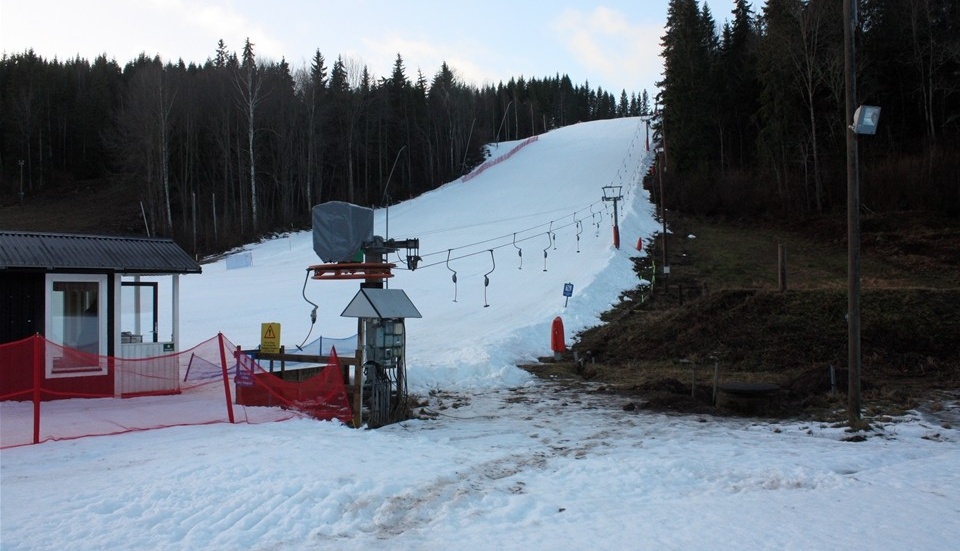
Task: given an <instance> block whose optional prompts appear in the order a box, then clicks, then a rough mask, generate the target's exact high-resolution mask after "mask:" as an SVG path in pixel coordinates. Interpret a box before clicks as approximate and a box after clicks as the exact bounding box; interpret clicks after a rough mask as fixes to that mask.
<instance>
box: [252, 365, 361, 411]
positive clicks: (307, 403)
mask: <svg viewBox="0 0 960 551" xmlns="http://www.w3.org/2000/svg"><path fill="white" fill-rule="evenodd" d="M238 359H239V361H238V362H237V371H236V385H237V403H238V404H243V405H246V406H281V407H293V408H295V409H297V410H299V411H303V412H305V413H308V414H310V415H311V416H313V417H316V418H318V419H339V420H341V421H343V422H344V423H350V422H351V421H352V420H353V412H352V410H351V409H350V400H349V398H348V397H347V390H346V387H345V386H344V383H343V372H342V370H341V368H340V361H339V359H338V358H337V351H336V349H332V350H331V352H330V359H329V361H328V362H327V365H326V366H324V367H323V368H321V369H320V370H319V372H318V373H317V374H315V375H312V376H310V377H309V378H307V379H305V380H303V381H285V380H283V379H281V378H280V377H278V376H277V375H276V374H274V373H269V372H267V371H265V370H264V369H263V368H262V367H260V364H258V363H257V362H256V361H254V359H253V358H251V357H250V356H248V355H246V354H239V355H238Z"/></svg>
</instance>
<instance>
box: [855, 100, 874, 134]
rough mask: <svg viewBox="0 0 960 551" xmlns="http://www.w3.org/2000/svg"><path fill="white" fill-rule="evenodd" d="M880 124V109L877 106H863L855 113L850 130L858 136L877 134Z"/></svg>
mask: <svg viewBox="0 0 960 551" xmlns="http://www.w3.org/2000/svg"><path fill="white" fill-rule="evenodd" d="M879 123H880V108H879V107H877V106H876V105H861V106H860V107H857V110H856V111H855V112H854V113H853V124H852V125H851V126H850V129H851V130H853V131H854V133H856V134H871V135H872V134H876V133H877V124H879Z"/></svg>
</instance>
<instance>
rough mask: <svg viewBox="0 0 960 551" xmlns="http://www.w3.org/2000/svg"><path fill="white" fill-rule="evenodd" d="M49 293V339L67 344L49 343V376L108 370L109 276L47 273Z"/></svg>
mask: <svg viewBox="0 0 960 551" xmlns="http://www.w3.org/2000/svg"><path fill="white" fill-rule="evenodd" d="M46 294H47V300H46V337H47V340H49V341H52V342H54V343H56V344H60V345H62V346H63V347H64V349H60V348H59V347H55V346H54V347H47V362H46V363H47V369H46V371H47V376H48V377H77V376H87V375H103V374H106V373H107V365H106V361H104V360H102V359H101V358H100V356H106V355H107V307H108V305H107V276H106V275H83V274H48V275H47V293H46ZM71 350H76V351H79V352H82V354H77V353H75V352H72V351H71Z"/></svg>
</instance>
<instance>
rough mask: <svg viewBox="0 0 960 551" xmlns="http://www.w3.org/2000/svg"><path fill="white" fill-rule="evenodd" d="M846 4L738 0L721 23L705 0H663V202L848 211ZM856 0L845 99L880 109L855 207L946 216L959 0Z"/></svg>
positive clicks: (955, 168) (862, 142)
mask: <svg viewBox="0 0 960 551" xmlns="http://www.w3.org/2000/svg"><path fill="white" fill-rule="evenodd" d="M843 4H844V2H839V1H837V0H767V1H766V2H765V3H763V4H762V5H760V6H757V7H756V11H755V9H754V6H752V5H751V4H750V3H749V2H747V1H746V0H736V2H734V6H735V7H734V9H733V10H732V13H731V15H730V17H729V18H727V20H726V21H725V22H724V24H723V25H722V26H720V27H719V32H718V27H717V24H716V21H715V18H714V16H713V14H712V13H711V11H710V9H709V7H708V5H707V4H706V3H705V2H704V3H703V4H702V6H701V5H700V4H699V3H698V2H697V1H696V0H671V1H670V5H669V11H668V14H667V24H666V29H665V34H664V36H663V38H662V41H661V44H662V45H663V57H664V77H663V80H662V81H661V82H660V83H659V84H658V85H659V86H660V87H661V89H662V93H661V96H660V104H661V106H662V109H663V119H662V129H661V130H662V137H663V143H664V145H665V148H664V149H665V150H664V154H663V155H662V156H661V157H659V159H658V160H659V161H660V162H661V163H662V165H661V166H662V167H663V169H664V170H663V171H662V174H663V179H664V185H663V190H664V192H663V194H664V196H665V199H666V201H665V202H666V205H667V207H668V208H673V209H677V210H679V211H685V212H692V213H698V214H721V215H724V216H728V217H734V218H738V219H739V218H743V219H755V218H760V217H766V218H769V219H785V218H786V219H793V220H802V219H804V218H806V217H810V216H820V215H824V214H830V213H836V212H843V211H844V210H845V209H846V189H847V178H846V163H847V157H846V131H847V126H848V125H849V124H850V123H851V121H847V120H845V119H846V117H845V106H846V103H845V102H846V99H845V88H844V25H843V21H844V18H843ZM714 5H716V3H714ZM856 6H857V8H856V17H855V18H854V21H855V29H854V38H855V41H854V42H855V49H856V53H855V59H856V80H857V87H856V88H857V97H856V98H855V99H854V105H861V104H863V105H874V106H879V107H880V108H881V116H880V120H879V127H878V129H877V133H876V135H872V136H861V137H860V138H859V139H858V144H859V157H860V162H859V166H860V187H861V201H862V208H863V209H864V210H865V211H871V210H872V211H875V212H892V211H906V210H911V211H918V212H925V213H928V214H933V215H946V216H950V217H956V216H958V215H960V149H958V147H960V3H958V2H957V0H859V1H858V2H856ZM658 172H659V171H658ZM653 190H654V191H657V190H656V188H653Z"/></svg>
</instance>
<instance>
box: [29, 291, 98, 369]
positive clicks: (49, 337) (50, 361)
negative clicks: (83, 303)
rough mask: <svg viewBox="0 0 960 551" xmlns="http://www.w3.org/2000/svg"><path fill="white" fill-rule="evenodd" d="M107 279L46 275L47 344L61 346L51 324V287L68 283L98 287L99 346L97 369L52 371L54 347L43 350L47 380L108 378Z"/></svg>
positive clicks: (57, 356) (45, 325)
mask: <svg viewBox="0 0 960 551" xmlns="http://www.w3.org/2000/svg"><path fill="white" fill-rule="evenodd" d="M107 281H108V279H107V275H106V274H47V278H46V288H45V300H44V334H45V335H46V338H47V340H49V341H50V342H54V343H56V344H58V345H61V346H63V343H62V342H57V340H56V339H55V338H54V337H55V333H59V331H58V330H55V328H54V323H53V321H54V320H53V314H54V312H53V306H54V305H53V285H54V283H57V282H67V283H91V282H92V283H97V302H98V306H97V330H98V332H99V342H98V343H97V344H98V347H97V348H98V350H97V354H98V355H99V356H98V357H99V359H98V361H97V365H90V366H78V367H76V368H71V369H70V370H60V369H56V370H55V369H54V363H55V362H54V360H55V359H56V358H59V357H61V356H59V355H58V354H56V350H57V349H56V347H46V354H45V356H46V358H45V362H44V363H45V364H46V365H45V374H46V377H47V378H48V379H59V378H66V377H96V376H102V375H107V374H108V373H109V362H108V361H107V358H106V355H107V341H108V325H107V319H108V317H109V316H108V315H107V308H108V306H109V305H108V301H107V296H108V295H107Z"/></svg>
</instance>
